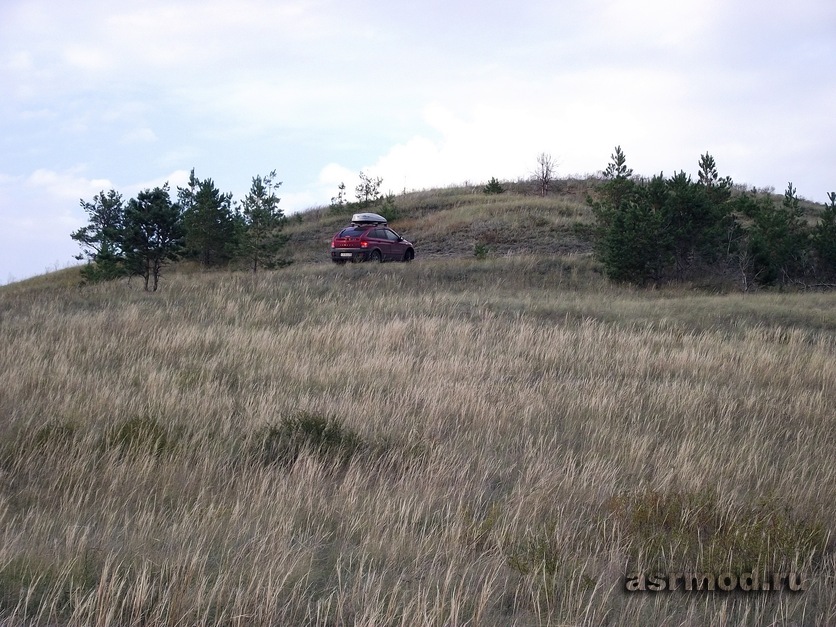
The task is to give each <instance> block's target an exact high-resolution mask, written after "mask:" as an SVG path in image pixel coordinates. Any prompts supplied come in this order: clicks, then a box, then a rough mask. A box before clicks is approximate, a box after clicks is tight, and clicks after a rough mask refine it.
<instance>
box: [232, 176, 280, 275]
mask: <svg viewBox="0 0 836 627" xmlns="http://www.w3.org/2000/svg"><path fill="white" fill-rule="evenodd" d="M275 179H276V171H275V170H273V171H272V172H270V174H268V175H267V176H264V177H262V176H256V177H253V181H252V186H251V187H250V192H249V193H248V194H247V196H246V197H245V198H244V200H243V202H242V210H241V215H242V217H243V227H244V228H243V232H242V233H241V245H240V251H241V254H242V256H243V257H244V258H245V259H246V260H247V262H248V264H249V265H250V266H251V267H252V269H253V272H258V269H259V268H274V267H276V266H279V265H283V264H285V263H287V262H286V261H284V260H282V259H280V258H279V253H280V252H281V249H282V248H283V246H284V245H285V243H286V242H287V237H286V236H284V235H283V234H282V233H281V230H282V228H283V227H284V223H285V217H284V213H283V212H282V210H281V209H279V200H280V199H279V197H278V196H276V190H277V189H278V187H279V186H280V185H281V182H279V183H276V182H275Z"/></svg>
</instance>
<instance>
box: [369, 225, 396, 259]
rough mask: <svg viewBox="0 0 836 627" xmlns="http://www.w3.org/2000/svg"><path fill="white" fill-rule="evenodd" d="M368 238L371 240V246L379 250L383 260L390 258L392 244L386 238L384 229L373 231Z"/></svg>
mask: <svg viewBox="0 0 836 627" xmlns="http://www.w3.org/2000/svg"><path fill="white" fill-rule="evenodd" d="M369 236H370V237H371V238H372V245H373V246H374V247H375V248H379V249H380V254H381V256H382V258H383V259H384V260H387V259H391V258H392V242H391V241H389V238H388V237H387V236H386V229H374V230H373V231H372V232H371V233H370V234H369Z"/></svg>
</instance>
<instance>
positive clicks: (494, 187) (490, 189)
mask: <svg viewBox="0 0 836 627" xmlns="http://www.w3.org/2000/svg"><path fill="white" fill-rule="evenodd" d="M482 192H483V193H485V194H487V195H491V194H502V193H504V192H505V188H504V187H502V184H501V183H500V182H499V181H498V180H496V177H495V176H494V177H491V180H490V181H488V184H487V185H485V187H484V188H483V189H482Z"/></svg>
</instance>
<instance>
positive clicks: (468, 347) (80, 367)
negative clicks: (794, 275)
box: [0, 188, 836, 627]
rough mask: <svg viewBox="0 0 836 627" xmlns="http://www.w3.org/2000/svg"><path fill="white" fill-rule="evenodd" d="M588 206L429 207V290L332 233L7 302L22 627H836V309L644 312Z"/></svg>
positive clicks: (11, 599) (517, 198)
mask: <svg viewBox="0 0 836 627" xmlns="http://www.w3.org/2000/svg"><path fill="white" fill-rule="evenodd" d="M573 193H574V192H573ZM578 193H579V194H580V193H581V192H578ZM442 198H446V200H442ZM407 203H412V204H411V205H410V204H407ZM504 203H508V204H504ZM514 203H518V204H514ZM579 205H580V203H579V201H577V202H575V201H573V200H572V196H571V193H568V192H567V193H565V194H558V195H557V196H556V197H555V198H551V199H547V200H545V201H544V200H542V199H539V198H537V197H526V196H524V195H523V194H522V193H521V192H519V193H517V194H516V195H512V194H509V195H508V196H506V197H499V198H490V197H484V195H480V194H478V193H473V191H472V190H467V189H464V188H451V189H450V190H443V191H439V192H435V193H433V194H430V193H415V194H411V195H409V194H408V195H406V196H404V197H402V198H401V197H399V198H398V204H396V207H397V209H398V211H403V213H404V214H405V215H408V216H409V217H399V218H398V220H399V222H396V221H393V226H395V225H397V226H396V228H399V229H401V230H403V231H404V232H405V233H406V234H407V235H409V236H412V237H415V239H417V240H418V242H419V251H422V250H424V251H425V252H426V254H424V255H423V256H422V257H419V261H418V262H416V263H413V264H383V265H373V264H357V265H347V266H343V267H335V266H333V265H332V264H331V263H330V262H327V263H325V260H327V241H328V239H330V236H331V234H332V231H333V230H335V228H334V227H338V226H340V225H341V224H342V223H343V221H344V220H345V217H344V216H340V215H333V214H331V213H330V210H328V209H322V210H319V212H312V213H311V214H306V215H303V216H302V218H301V222H298V221H295V220H296V219H292V220H291V224H290V227H289V230H290V231H291V234H292V235H293V236H294V238H295V239H294V240H292V241H295V242H296V243H297V244H299V245H298V246H295V251H296V252H295V254H296V255H299V257H298V259H297V263H295V264H293V265H291V266H289V267H287V268H284V269H281V270H277V271H274V272H263V273H259V274H257V275H255V276H254V275H252V274H248V273H244V272H200V271H198V270H197V269H196V268H194V267H192V266H188V265H181V266H180V267H178V268H176V269H173V271H171V272H169V273H168V274H166V276H165V278H164V281H163V284H162V288H161V291H160V292H158V293H154V294H152V293H146V292H144V291H143V290H142V287H141V285H140V284H138V283H137V282H136V281H134V282H133V283H129V282H127V281H123V282H115V283H110V284H99V285H93V286H88V287H84V288H79V287H78V286H77V281H76V278H77V275H76V276H73V270H66V271H62V273H58V274H55V275H50V276H47V277H41V278H38V279H33V280H31V281H29V282H24V283H19V284H15V285H11V286H5V287H4V288H2V289H0V372H3V373H4V377H3V385H2V387H0V537H2V540H1V541H0V624H2V625H3V626H4V627H6V626H15V627H17V625H30V624H47V625H88V624H111V625H162V624H189V625H203V624H205V625H231V624H248V625H276V624H312V625H335V624H356V625H370V626H371V625H388V624H427V625H430V624H432V625H453V624H464V623H468V622H469V623H472V624H479V625H508V624H542V625H546V624H588V625H603V624H622V625H636V624H689V623H691V624H735V625H737V624H741V625H743V624H751V625H763V624H831V623H833V622H834V619H836V594H834V589H833V586H832V585H831V582H832V581H833V579H834V577H836V541H834V538H836V533H834V532H836V526H834V521H836V477H834V468H836V457H834V451H836V428H834V423H833V409H834V407H836V388H834V384H833V382H834V381H836V306H835V305H836V295H834V294H828V293H777V292H772V293H770V292H763V293H757V294H740V293H732V294H727V295H717V294H708V293H705V292H697V291H693V290H691V289H688V288H686V287H683V286H679V287H669V288H665V289H653V290H641V289H635V288H629V287H618V286H615V285H613V284H611V283H609V282H608V281H606V280H605V279H604V278H603V277H602V275H601V273H600V269H599V267H598V265H597V264H596V263H595V262H594V261H593V260H592V259H591V258H590V256H589V255H588V254H586V252H585V249H584V248H583V246H585V244H584V243H583V242H584V240H583V238H582V237H580V236H578V239H577V242H578V243H577V246H578V248H577V249H574V248H573V246H574V244H571V242H572V241H573V240H572V239H571V238H572V237H575V236H576V232H579V233H583V232H584V224H587V223H588V222H587V220H588V218H589V216H588V214H585V213H583V211H584V210H583V209H582V208H579ZM570 211H572V212H575V213H574V214H572V215H568V212H570ZM561 212H566V213H567V215H562V213H561ZM409 220H412V221H413V222H411V223H410V222H409ZM537 220H543V221H546V222H545V223H544V224H541V227H542V228H541V229H538V230H537V231H536V233H526V229H527V225H528V224H529V223H532V224H533V223H534V222H535V221H537ZM294 221H295V222H294ZM456 224H459V225H460V227H458V228H453V227H455V225H456ZM293 229H298V230H296V231H294V230H293ZM490 229H495V230H496V231H495V232H499V233H502V234H505V235H504V236H508V237H509V239H508V240H505V239H502V238H499V239H497V240H496V241H495V242H492V243H491V246H494V247H495V248H494V250H493V252H492V253H491V255H489V257H488V258H487V259H485V260H477V259H475V258H474V256H473V254H472V250H473V245H474V241H476V240H477V238H478V237H479V236H481V235H484V234H485V233H488V232H490ZM551 229H554V231H551ZM546 232H551V233H554V234H556V235H555V237H554V238H552V237H551V236H549V237H546V236H545V235H544V234H545V233H546ZM304 233H309V234H310V233H313V234H314V235H310V236H309V237H308V239H305V237H303V236H302V234H304ZM511 234H513V237H514V238H515V239H510V237H511ZM504 236H503V237H504ZM433 238H435V239H433ZM526 238H528V239H526ZM322 239H324V240H325V244H326V245H325V248H324V249H323V246H322V241H320V240H322ZM306 241H307V242H308V244H306V245H303V243H304V242H306ZM425 242H426V244H424V245H425V246H426V248H424V247H423V245H422V244H423V243H425ZM508 242H513V243H514V247H513V248H511V247H510V244H508ZM555 242H556V243H555ZM504 246H509V247H508V248H503V247H504ZM524 246H528V247H529V248H528V249H527V250H529V252H523V248H524ZM562 246H565V247H566V249H567V250H570V251H571V252H570V254H556V249H557V250H560V247H562ZM451 251H452V252H451ZM576 251H577V252H576ZM509 252H511V253H512V254H508V253H509ZM453 253H456V254H458V255H459V256H458V257H455V256H450V255H451V254H453ZM306 255H307V257H306ZM306 258H307V259H310V260H311V262H307V261H305V259H306ZM314 258H315V260H316V261H319V262H321V263H314V262H313V261H314ZM683 573H694V574H697V573H700V574H701V575H700V576H702V574H705V575H706V577H709V578H710V583H711V585H715V586H719V585H723V586H727V585H728V584H729V583H730V582H731V579H730V578H729V577H732V576H733V577H734V587H735V588H737V589H738V592H737V593H735V594H728V593H726V592H722V591H720V590H715V591H714V592H707V591H701V592H699V591H690V592H686V591H683V590H682V588H684V587H685V585H686V581H685V576H684V575H683ZM790 573H793V576H792V577H790ZM795 573H800V574H802V575H803V577H802V579H801V581H800V582H799V581H798V580H797V579H796V577H795V575H794V574H795ZM639 574H642V575H644V574H647V575H651V576H652V577H653V581H655V582H658V581H664V583H665V586H666V587H668V586H669V585H671V584H676V586H677V588H678V590H677V591H674V592H670V591H667V590H666V591H664V592H656V593H654V592H644V593H639V594H635V593H629V592H626V591H625V587H626V586H627V585H628V584H630V583H631V582H632V583H633V584H636V585H639V584H640V583H641V584H642V585H645V587H647V585H646V584H648V583H651V582H650V580H649V579H641V580H640V578H639ZM657 574H658V575H661V577H657ZM776 574H777V575H778V576H779V577H780V578H781V582H782V585H783V587H784V589H783V590H781V591H774V590H770V591H761V592H760V593H757V592H746V591H745V586H749V587H751V585H752V576H754V577H757V578H758V581H759V584H758V586H761V584H762V583H768V584H769V585H770V586H773V585H774V581H775V580H774V578H773V577H774V575H776ZM699 582H700V585H708V583H705V582H708V579H706V580H705V581H704V580H703V579H700V581H699ZM790 584H792V585H793V587H797V586H798V585H800V586H801V587H803V588H804V590H803V591H799V592H793V591H791V590H790V589H789V585H790ZM652 585H654V586H658V583H653V584H652ZM687 585H689V586H692V587H693V586H695V585H696V582H695V581H692V580H690V579H689V580H688V584H687Z"/></svg>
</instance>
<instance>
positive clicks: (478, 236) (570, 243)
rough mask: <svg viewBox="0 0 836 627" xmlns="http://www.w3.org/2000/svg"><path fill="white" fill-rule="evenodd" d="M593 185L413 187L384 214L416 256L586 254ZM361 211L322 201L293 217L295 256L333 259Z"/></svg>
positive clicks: (584, 182) (578, 182)
mask: <svg viewBox="0 0 836 627" xmlns="http://www.w3.org/2000/svg"><path fill="white" fill-rule="evenodd" d="M595 184H596V182H595V180H594V179H590V180H563V181H560V182H559V183H558V184H557V185H556V189H555V191H554V192H553V193H551V194H549V195H548V196H547V197H545V198H542V197H540V196H537V195H534V194H533V193H532V190H531V189H530V187H531V186H530V185H529V184H523V183H520V184H506V188H507V190H506V192H505V193H502V194H495V195H486V194H485V193H483V186H473V187H467V186H461V187H450V188H447V189H435V190H425V191H418V192H408V193H403V194H400V195H398V196H396V197H394V202H393V205H394V207H393V208H388V209H387V210H386V211H384V213H385V214H386V215H385V217H386V218H388V219H389V223H390V225H391V226H392V228H393V229H395V230H396V231H398V232H402V233H403V234H404V236H405V237H406V238H407V239H409V240H410V241H412V242H414V243H416V249H417V251H418V255H419V257H427V258H433V257H470V256H473V251H474V246H475V245H476V244H483V245H485V246H487V248H488V251H489V253H488V254H490V255H494V256H497V255H507V254H516V255H519V254H546V255H555V254H564V255H565V254H581V253H589V252H591V250H592V245H591V240H590V230H589V227H590V225H591V224H592V222H593V216H592V212H591V210H590V208H589V207H588V205H587V203H586V200H585V196H586V193H587V192H588V191H590V190H591V189H592V188H593V187H594V185H595ZM357 210H358V209H357V207H355V206H348V207H343V208H339V207H324V208H320V209H314V210H311V211H307V212H304V213H301V214H296V216H291V219H290V221H289V222H288V226H287V228H286V232H287V233H288V234H289V235H290V237H291V240H290V249H291V251H292V258H293V260H294V261H298V262H309V261H310V262H315V261H328V260H329V256H328V254H329V245H330V242H331V238H332V237H333V235H334V233H335V232H337V231H338V230H339V229H340V228H341V227H343V226H345V224H346V223H347V222H348V220H349V219H350V218H351V214H352V213H353V212H355V211H357Z"/></svg>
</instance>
